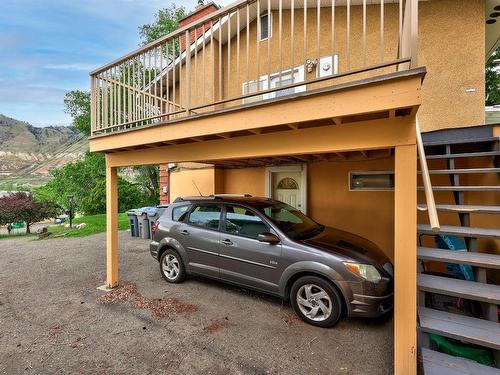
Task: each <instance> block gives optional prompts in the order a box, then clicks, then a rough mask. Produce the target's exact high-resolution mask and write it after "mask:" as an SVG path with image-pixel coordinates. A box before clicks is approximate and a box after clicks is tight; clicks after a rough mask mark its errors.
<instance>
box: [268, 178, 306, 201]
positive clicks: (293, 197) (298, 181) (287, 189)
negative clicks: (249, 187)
mask: <svg viewBox="0 0 500 375" xmlns="http://www.w3.org/2000/svg"><path fill="white" fill-rule="evenodd" d="M271 180H272V185H271V186H272V198H274V199H277V200H279V201H282V202H285V203H287V204H289V205H290V206H292V207H295V208H297V209H299V210H301V211H304V209H303V208H304V202H302V189H303V186H301V185H302V172H285V171H283V172H273V173H272V178H271Z"/></svg>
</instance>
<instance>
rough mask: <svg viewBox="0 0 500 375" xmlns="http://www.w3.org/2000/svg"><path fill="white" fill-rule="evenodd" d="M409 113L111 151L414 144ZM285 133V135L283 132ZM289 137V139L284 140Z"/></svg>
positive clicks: (211, 155) (154, 157) (144, 159)
mask: <svg viewBox="0 0 500 375" xmlns="http://www.w3.org/2000/svg"><path fill="white" fill-rule="evenodd" d="M412 123H413V122H412V120H411V119H409V118H408V117H397V118H396V119H393V120H389V119H381V120H372V121H363V122H360V123H350V124H349V126H335V125H330V126H323V127H318V128H308V129H300V130H296V131H293V132H290V131H287V132H274V133H265V134H260V135H252V136H246V137H234V138H230V139H217V140H210V141H203V142H195V143H189V144H178V145H174V146H159V147H157V148H154V149H141V150H136V151H122V152H117V153H113V154H110V155H109V157H110V162H111V163H112V165H113V166H116V167H121V166H131V165H146V164H160V163H163V162H164V161H165V160H168V161H169V162H171V163H179V162H186V161H195V162H196V161H198V162H203V161H207V160H221V159H251V158H262V157H264V158H265V157H274V156H282V155H287V156H293V155H303V154H319V153H328V152H346V151H358V150H371V149H385V148H390V147H394V146H396V145H404V144H411V143H412V142H414V141H415V138H414V137H415V132H414V129H413V127H412V126H411V125H409V124H412ZM283 133H286V136H285V135H283ZM285 138H286V142H284V141H283V140H284V139H285Z"/></svg>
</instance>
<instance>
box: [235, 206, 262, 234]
mask: <svg viewBox="0 0 500 375" xmlns="http://www.w3.org/2000/svg"><path fill="white" fill-rule="evenodd" d="M226 232H228V233H232V234H237V235H240V236H245V237H250V238H255V239H257V238H258V235H259V234H260V233H265V232H269V227H268V226H267V224H266V223H264V222H263V221H262V219H261V218H260V217H259V216H257V215H256V214H255V213H254V212H252V211H251V210H249V209H247V208H245V207H239V206H226Z"/></svg>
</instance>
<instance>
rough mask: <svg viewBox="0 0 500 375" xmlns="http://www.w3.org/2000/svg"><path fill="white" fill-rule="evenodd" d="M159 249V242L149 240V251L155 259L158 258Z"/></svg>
mask: <svg viewBox="0 0 500 375" xmlns="http://www.w3.org/2000/svg"><path fill="white" fill-rule="evenodd" d="M159 250H160V243H158V242H156V241H151V243H150V244H149V252H150V253H151V256H152V257H153V258H155V259H156V260H159V259H158V251H159Z"/></svg>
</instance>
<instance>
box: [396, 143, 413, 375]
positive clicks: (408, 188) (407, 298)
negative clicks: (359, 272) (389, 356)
mask: <svg viewBox="0 0 500 375" xmlns="http://www.w3.org/2000/svg"><path fill="white" fill-rule="evenodd" d="M394 170H395V188H394V207H395V213H394V260H395V261H394V269H395V285H394V373H395V374H405V375H415V374H416V373H417V353H416V352H417V326H416V325H417V242H416V237H415V236H416V228H417V208H416V207H417V147H416V145H405V146H397V147H396V156H395V166H394Z"/></svg>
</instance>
